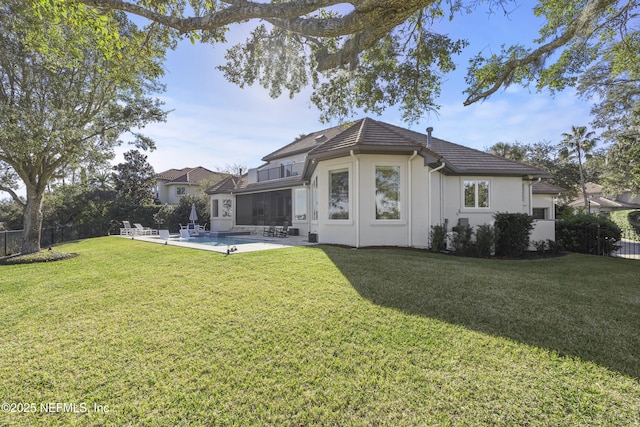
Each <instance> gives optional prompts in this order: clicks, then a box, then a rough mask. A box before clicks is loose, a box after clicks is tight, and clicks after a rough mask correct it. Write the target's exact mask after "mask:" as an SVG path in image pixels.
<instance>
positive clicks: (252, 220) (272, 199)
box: [236, 190, 291, 225]
mask: <svg viewBox="0 0 640 427" xmlns="http://www.w3.org/2000/svg"><path fill="white" fill-rule="evenodd" d="M285 220H286V221H289V224H291V190H278V191H268V192H266V193H254V194H242V195H237V196H236V223H237V224H238V225H269V224H271V223H272V222H275V223H276V225H282V224H283V223H284V221H285Z"/></svg>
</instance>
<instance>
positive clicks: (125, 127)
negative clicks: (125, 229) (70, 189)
mask: <svg viewBox="0 0 640 427" xmlns="http://www.w3.org/2000/svg"><path fill="white" fill-rule="evenodd" d="M56 3H57V2H51V4H56ZM52 12H55V11H51V10H47V9H42V10H37V9H34V8H33V7H31V6H30V5H29V4H28V2H23V1H20V0H8V1H3V2H2V4H1V5H0V173H1V174H2V175H1V176H0V190H4V191H7V192H8V193H9V194H10V195H11V196H12V197H13V198H14V200H15V201H16V202H17V203H19V204H20V205H22V206H23V208H24V225H23V228H24V237H23V240H22V247H21V251H22V253H31V252H35V251H38V250H39V249H40V232H41V231H40V230H41V225H42V203H43V197H44V194H45V190H46V188H47V184H48V183H49V181H50V180H51V179H52V177H54V176H56V174H60V173H61V171H64V170H65V168H66V167H67V166H68V165H71V164H73V165H77V164H79V163H82V162H83V161H84V160H86V159H88V158H92V159H93V158H95V157H96V155H97V153H99V154H101V155H112V151H113V148H114V147H115V146H116V145H118V144H120V143H121V141H120V139H119V138H120V136H121V135H122V134H123V133H124V132H127V131H133V130H136V129H141V128H143V127H144V126H145V125H146V124H148V123H150V122H154V121H159V120H164V118H165V114H166V113H165V112H164V111H163V110H162V109H161V105H162V104H161V103H160V101H158V100H157V99H154V98H152V97H150V96H149V95H150V94H152V93H155V92H158V91H160V90H161V89H162V87H161V86H160V85H158V83H157V78H158V77H159V76H161V75H162V68H161V63H162V60H163V55H164V51H165V49H166V45H165V41H164V40H163V39H162V37H156V36H154V35H153V34H150V33H148V32H141V31H139V30H138V29H137V28H136V27H135V26H134V25H132V24H131V23H130V21H129V20H128V19H127V18H126V16H125V15H124V14H123V13H121V12H110V13H106V14H96V11H95V10H92V9H90V8H87V7H85V6H83V5H82V6H73V7H68V8H67V9H66V12H65V13H67V15H66V17H65V18H64V19H62V18H61V16H60V15H58V14H56V13H52ZM92 19H94V20H96V22H97V24H96V25H93V26H92V25H87V26H85V25H74V22H75V21H76V20H77V21H82V22H89V21H90V20H92ZM100 29H104V30H105V31H106V32H107V36H106V37H105V34H103V32H102V31H98V30H100ZM111 30H112V31H117V40H115V41H114V43H113V44H111V45H110V46H111V47H110V49H112V53H113V55H107V54H106V52H107V51H106V50H105V49H103V47H104V42H105V38H106V39H108V38H109V36H108V34H109V31H111ZM158 34H160V33H158ZM45 38H46V39H47V40H48V41H47V49H42V46H43V45H42V43H41V41H42V40H43V39H45ZM132 133H133V134H134V135H135V143H136V144H137V145H139V146H140V147H150V146H152V145H153V142H152V141H151V140H149V139H148V138H146V137H144V136H143V135H142V134H140V133H139V132H137V131H135V132H132ZM19 182H20V183H21V184H22V185H24V188H25V191H26V201H25V200H23V199H21V198H20V197H18V194H17V193H16V191H15V189H16V184H17V183H19Z"/></svg>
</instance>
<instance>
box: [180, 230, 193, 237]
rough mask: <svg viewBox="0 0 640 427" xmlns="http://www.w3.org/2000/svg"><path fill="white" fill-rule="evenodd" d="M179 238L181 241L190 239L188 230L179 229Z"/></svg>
mask: <svg viewBox="0 0 640 427" xmlns="http://www.w3.org/2000/svg"><path fill="white" fill-rule="evenodd" d="M180 237H182V238H183V239H190V238H191V234H190V233H189V230H187V229H186V228H181V229H180Z"/></svg>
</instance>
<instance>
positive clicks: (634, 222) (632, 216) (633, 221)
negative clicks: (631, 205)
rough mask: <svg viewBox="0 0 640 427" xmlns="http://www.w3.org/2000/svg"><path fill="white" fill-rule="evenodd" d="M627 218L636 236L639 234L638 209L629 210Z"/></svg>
mask: <svg viewBox="0 0 640 427" xmlns="http://www.w3.org/2000/svg"><path fill="white" fill-rule="evenodd" d="M627 220H628V221H629V224H630V225H631V228H633V230H634V231H635V232H636V236H640V210H637V211H631V212H629V214H628V215H627Z"/></svg>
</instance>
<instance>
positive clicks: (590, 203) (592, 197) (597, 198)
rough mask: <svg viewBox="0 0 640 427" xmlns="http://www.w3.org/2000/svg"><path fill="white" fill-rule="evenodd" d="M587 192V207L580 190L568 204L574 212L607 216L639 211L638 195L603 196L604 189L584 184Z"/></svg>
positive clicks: (629, 192)
mask: <svg viewBox="0 0 640 427" xmlns="http://www.w3.org/2000/svg"><path fill="white" fill-rule="evenodd" d="M585 187H586V190H587V207H586V208H585V206H584V198H583V196H582V190H580V192H579V193H580V194H579V196H578V198H577V199H575V200H572V201H571V202H569V206H571V207H572V208H574V209H575V210H579V209H583V210H584V211H585V212H587V213H592V214H604V215H607V214H609V213H611V212H613V211H620V210H627V209H640V195H637V194H632V193H631V191H624V192H623V193H622V194H620V195H618V196H610V195H605V194H604V187H603V186H602V185H600V184H596V183H594V182H587V183H586V184H585Z"/></svg>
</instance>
